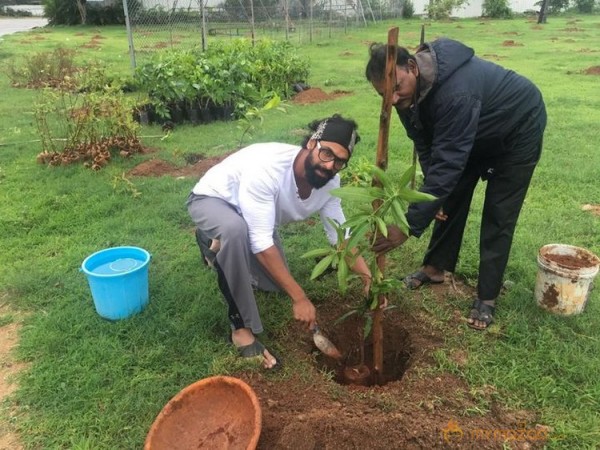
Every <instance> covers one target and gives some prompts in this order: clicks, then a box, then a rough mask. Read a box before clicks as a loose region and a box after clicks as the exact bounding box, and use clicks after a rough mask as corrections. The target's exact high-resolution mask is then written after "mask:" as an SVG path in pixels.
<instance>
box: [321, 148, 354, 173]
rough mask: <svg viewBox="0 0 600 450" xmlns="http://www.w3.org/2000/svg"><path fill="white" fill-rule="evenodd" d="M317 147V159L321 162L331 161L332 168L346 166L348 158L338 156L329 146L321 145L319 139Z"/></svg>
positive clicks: (343, 167) (338, 168) (336, 168)
mask: <svg viewBox="0 0 600 450" xmlns="http://www.w3.org/2000/svg"><path fill="white" fill-rule="evenodd" d="M317 148H318V149H319V159H320V160H321V161H323V162H331V161H333V168H334V169H335V170H342V169H345V168H346V167H348V160H347V159H342V158H338V157H337V156H335V153H333V150H331V149H330V148H329V147H323V146H321V141H317Z"/></svg>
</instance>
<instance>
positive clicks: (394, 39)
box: [373, 27, 398, 385]
mask: <svg viewBox="0 0 600 450" xmlns="http://www.w3.org/2000/svg"><path fill="white" fill-rule="evenodd" d="M397 47H398V27H394V28H390V30H389V31H388V42H387V52H386V64H385V85H384V91H383V103H382V105H381V115H380V116H379V138H378V139H377V160H376V162H375V163H376V164H377V166H378V167H379V168H380V169H382V170H386V169H387V165H388V138H389V135H390V117H391V112H392V96H393V95H394V86H395V85H396V48H397ZM380 184H381V183H380V182H379V180H377V179H374V180H373V185H374V186H380ZM380 206H381V201H375V202H373V208H374V209H377V208H379V207H380ZM377 266H378V267H379V270H381V273H384V271H385V255H378V256H377ZM377 301H378V306H377V309H376V310H375V312H374V314H373V371H374V376H375V382H376V383H377V384H379V385H381V384H383V382H384V380H383V326H382V323H381V322H382V318H383V310H382V309H381V305H383V304H384V302H385V297H384V296H383V295H380V296H379V297H378V299H377Z"/></svg>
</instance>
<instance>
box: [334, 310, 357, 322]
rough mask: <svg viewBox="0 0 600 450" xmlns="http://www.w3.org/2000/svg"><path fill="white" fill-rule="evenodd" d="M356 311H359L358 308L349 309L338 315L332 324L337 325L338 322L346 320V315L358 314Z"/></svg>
mask: <svg viewBox="0 0 600 450" xmlns="http://www.w3.org/2000/svg"><path fill="white" fill-rule="evenodd" d="M358 313H359V311H358V309H351V310H350V311H348V312H347V313H344V314H343V315H342V316H340V317H338V318H337V319H336V320H335V321H334V322H333V324H334V325H338V324H340V323H342V322H343V321H344V320H346V319H347V318H348V317H350V316H353V315H354V314H358Z"/></svg>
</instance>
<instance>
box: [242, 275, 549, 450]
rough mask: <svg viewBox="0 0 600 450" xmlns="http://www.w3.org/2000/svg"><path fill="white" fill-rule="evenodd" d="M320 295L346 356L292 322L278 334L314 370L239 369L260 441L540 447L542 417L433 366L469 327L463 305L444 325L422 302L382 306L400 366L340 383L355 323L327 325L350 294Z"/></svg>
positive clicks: (462, 356)
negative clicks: (333, 357)
mask: <svg viewBox="0 0 600 450" xmlns="http://www.w3.org/2000/svg"><path fill="white" fill-rule="evenodd" d="M457 287H458V290H459V291H462V292H464V293H465V294H467V291H470V292H472V289H470V288H469V287H467V286H464V285H462V284H459V283H457ZM426 289H430V291H428V292H429V293H433V295H434V296H435V297H436V299H437V300H435V301H439V302H440V306H442V307H443V298H444V297H446V296H447V295H448V294H449V293H450V292H451V291H452V292H454V295H456V292H457V291H455V290H454V289H453V288H452V287H451V286H450V284H449V283H446V284H444V285H440V286H432V287H427V288H426ZM320 300H321V301H319V303H318V306H317V308H318V314H319V324H320V326H321V329H322V331H323V332H324V333H325V334H326V335H327V336H329V337H330V339H331V340H332V341H333V342H334V343H335V344H336V345H337V346H338V348H339V349H340V350H341V351H342V353H343V354H344V355H345V358H344V360H343V362H342V363H341V364H340V366H339V367H336V364H335V363H334V362H332V361H328V362H325V361H324V360H323V356H321V355H320V354H319V353H318V352H317V351H316V349H315V347H314V344H312V339H311V338H310V336H308V334H307V333H306V331H304V330H301V329H300V328H295V327H292V328H291V329H288V330H286V335H285V336H283V337H281V345H282V346H283V347H284V348H285V349H286V355H287V359H288V361H292V360H298V359H300V360H302V359H304V360H306V361H307V362H308V363H309V365H312V367H314V369H313V370H306V371H302V373H289V374H286V375H285V376H283V377H279V376H276V377H275V378H271V377H270V376H269V375H265V374H264V373H263V372H261V373H242V374H238V375H237V376H239V377H240V378H242V379H244V381H246V382H247V383H248V384H249V385H250V386H252V388H253V389H254V390H255V392H256V393H257V395H258V397H259V401H260V404H261V409H262V413H263V426H262V433H261V438H260V441H259V445H258V448H259V449H262V450H267V449H269V450H271V449H294V450H297V449H300V450H313V449H332V450H333V449H335V450H338V449H359V448H368V449H381V450H384V449H385V450H389V449H432V448H444V449H447V448H451V449H453V448H460V449H466V448H477V449H499V448H503V443H506V444H507V445H509V446H510V448H512V449H533V448H542V447H543V446H544V444H545V442H546V439H547V438H548V436H549V433H551V429H550V428H549V427H547V426H544V425H540V424H538V423H537V416H536V414H535V413H534V412H531V411H522V410H520V411H509V410H506V409H504V408H502V407H500V406H499V404H498V403H497V402H496V401H495V398H496V397H497V392H496V391H495V388H494V387H493V386H485V387H484V388H482V389H473V388H472V387H470V386H468V385H467V384H466V382H465V381H464V380H463V379H461V378H460V377H458V376H456V375H452V374H449V373H443V372H440V371H436V370H432V369H433V368H434V367H435V366H436V363H435V360H434V353H435V352H439V351H442V352H444V333H447V332H452V333H469V332H473V331H472V330H469V329H467V327H466V325H465V324H464V320H463V318H462V317H463V314H464V311H455V312H454V315H453V318H452V319H451V320H450V323H448V324H446V325H447V327H448V329H446V330H445V331H442V330H439V329H435V327H432V326H430V325H429V322H428V321H427V317H426V312H425V311H424V310H423V311H422V312H419V311H417V312H415V313H411V314H408V313H406V312H400V311H399V310H398V309H395V310H390V311H387V312H386V315H385V320H384V348H386V349H388V350H387V351H386V356H385V364H386V365H389V366H390V367H396V368H397V369H398V371H397V373H396V374H395V375H398V377H396V379H395V380H394V381H389V382H387V383H385V384H384V385H382V386H371V387H364V386H356V385H343V384H339V383H338V381H339V380H338V379H337V373H339V369H340V367H341V366H342V365H344V364H346V363H349V364H354V363H355V359H356V358H357V352H356V345H357V342H359V341H358V340H357V339H358V336H357V334H358V333H357V329H358V328H357V325H358V324H359V323H358V321H352V320H351V319H348V320H346V321H344V322H342V323H341V324H339V325H336V326H333V325H332V324H333V323H334V321H335V319H337V318H338V317H340V316H341V315H342V314H343V313H344V312H346V311H347V310H348V305H347V304H345V303H347V299H346V300H344V299H340V298H335V296H330V297H328V298H326V299H320ZM411 301H414V299H413V300H411ZM416 301H419V300H418V299H416ZM427 301H429V302H430V301H431V297H429V300H427ZM467 302H468V300H465V304H466V303H467ZM352 317H355V316H352ZM447 356H448V357H449V358H450V360H451V361H453V362H454V363H455V364H456V365H457V366H458V367H461V366H464V365H465V364H466V362H467V361H468V359H469V355H468V354H467V352H465V351H462V350H458V351H457V350H454V351H453V352H450V353H449V354H447ZM369 357H370V356H369V355H367V357H366V358H365V360H368V358H369ZM394 358H395V360H394ZM393 378H394V377H392V378H390V380H392V379H393Z"/></svg>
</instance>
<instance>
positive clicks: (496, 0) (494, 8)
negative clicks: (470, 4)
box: [481, 0, 513, 19]
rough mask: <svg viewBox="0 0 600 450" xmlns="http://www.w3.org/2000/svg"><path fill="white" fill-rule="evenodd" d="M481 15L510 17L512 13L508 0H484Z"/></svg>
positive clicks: (501, 17) (496, 17) (497, 17)
mask: <svg viewBox="0 0 600 450" xmlns="http://www.w3.org/2000/svg"><path fill="white" fill-rule="evenodd" d="M481 15H482V16H483V17H491V18H493V19H510V18H511V17H512V15H513V13H512V10H511V9H510V6H508V0H484V2H483V5H482V11H481Z"/></svg>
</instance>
